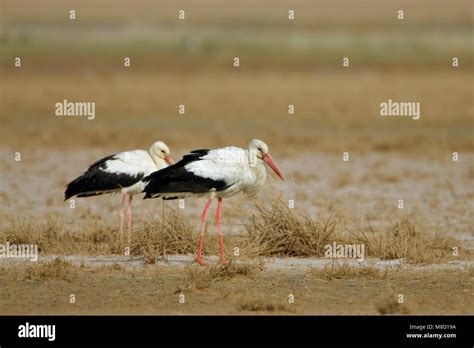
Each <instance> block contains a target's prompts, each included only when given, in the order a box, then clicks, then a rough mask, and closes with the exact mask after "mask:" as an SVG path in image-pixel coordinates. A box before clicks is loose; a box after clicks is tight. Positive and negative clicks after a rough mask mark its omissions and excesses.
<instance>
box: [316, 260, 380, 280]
mask: <svg viewBox="0 0 474 348" xmlns="http://www.w3.org/2000/svg"><path fill="white" fill-rule="evenodd" d="M308 275H310V276H311V277H315V278H318V279H325V280H334V279H354V278H357V279H372V278H380V277H383V276H386V273H382V272H381V271H380V270H379V269H378V268H375V267H373V266H364V267H357V266H351V265H349V264H348V263H343V264H339V263H337V262H334V263H332V264H331V265H327V266H325V267H324V268H313V269H311V270H309V271H308Z"/></svg>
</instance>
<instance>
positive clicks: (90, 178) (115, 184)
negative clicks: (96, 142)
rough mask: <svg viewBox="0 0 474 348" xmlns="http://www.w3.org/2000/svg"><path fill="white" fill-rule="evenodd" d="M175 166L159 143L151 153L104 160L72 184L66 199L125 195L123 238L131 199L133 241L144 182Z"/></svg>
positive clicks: (128, 154) (123, 201)
mask: <svg viewBox="0 0 474 348" xmlns="http://www.w3.org/2000/svg"><path fill="white" fill-rule="evenodd" d="M171 163H173V160H172V159H171V157H170V156H169V148H168V146H166V144H165V143H163V142H161V141H157V142H155V143H154V144H153V145H152V146H151V147H150V149H149V150H148V151H144V150H132V151H124V152H119V153H117V154H115V155H111V156H107V157H104V158H102V159H100V160H98V161H96V162H94V163H93V164H91V165H90V166H89V168H88V169H87V170H86V171H85V172H84V173H82V175H81V176H79V177H77V178H76V179H74V180H73V181H71V182H70V183H69V184H68V185H67V187H66V191H65V192H64V198H65V199H68V198H71V197H74V196H77V197H91V196H97V195H102V194H106V193H117V192H121V193H122V207H121V210H120V238H121V239H122V230H123V217H124V204H125V200H126V198H128V207H127V220H128V231H129V241H130V231H131V221H132V210H131V208H132V207H131V205H132V197H133V195H135V194H139V193H141V192H142V191H143V189H144V188H145V183H144V182H143V181H142V179H143V178H144V177H146V176H148V175H150V174H151V173H153V172H155V171H157V170H159V169H162V168H164V167H167V166H168V164H171Z"/></svg>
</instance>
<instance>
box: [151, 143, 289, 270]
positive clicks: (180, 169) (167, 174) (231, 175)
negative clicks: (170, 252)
mask: <svg viewBox="0 0 474 348" xmlns="http://www.w3.org/2000/svg"><path fill="white" fill-rule="evenodd" d="M265 164H266V165H268V166H269V167H270V168H272V169H273V170H274V171H275V173H276V174H277V175H278V176H279V177H280V178H281V179H282V180H283V176H282V175H281V173H280V171H279V170H278V168H277V167H276V165H275V164H274V163H273V160H272V158H271V157H270V155H269V154H268V146H267V145H266V144H265V143H264V142H263V141H261V140H258V139H254V140H252V141H251V142H250V144H249V147H248V149H241V148H239V147H235V146H229V147H224V148H220V149H215V150H207V149H206V150H195V151H192V152H191V153H190V154H189V155H186V156H184V157H183V159H182V160H181V161H179V162H178V163H176V164H174V165H172V166H169V167H167V168H164V169H162V170H159V171H157V172H155V173H153V174H151V175H149V176H148V177H145V178H144V179H143V181H145V182H146V183H147V185H146V187H145V190H144V192H145V198H156V197H161V198H163V199H177V198H183V197H189V196H195V197H202V196H205V197H208V201H207V204H206V206H205V207H204V210H203V212H202V215H201V222H202V224H201V235H200V238H199V246H198V253H197V256H196V261H197V262H199V264H201V265H204V260H203V259H202V255H201V252H202V243H203V238H204V231H205V223H206V215H207V210H208V209H209V206H210V204H211V202H212V200H213V199H214V198H216V197H217V199H218V203H217V210H216V221H217V229H218V237H219V244H220V254H221V262H222V263H225V262H226V260H225V258H224V246H223V242H222V233H221V224H220V209H221V204H222V199H223V198H226V197H232V196H234V195H236V194H238V193H239V192H243V193H246V194H248V195H254V194H255V193H257V191H258V190H259V189H260V187H261V186H262V185H263V184H264V183H265V179H266V176H267V174H266V167H265Z"/></svg>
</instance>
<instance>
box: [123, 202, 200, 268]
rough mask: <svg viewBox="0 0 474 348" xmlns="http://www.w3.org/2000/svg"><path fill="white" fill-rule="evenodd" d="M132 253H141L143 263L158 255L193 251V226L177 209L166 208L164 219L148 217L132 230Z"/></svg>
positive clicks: (154, 260) (149, 262) (152, 262)
mask: <svg viewBox="0 0 474 348" xmlns="http://www.w3.org/2000/svg"><path fill="white" fill-rule="evenodd" d="M134 237H135V238H136V240H135V241H134V242H133V243H132V244H133V245H134V246H133V247H132V253H133V254H143V256H144V258H145V263H148V264H154V263H155V262H156V258H157V257H158V256H162V257H163V259H164V258H165V257H166V255H167V254H190V253H193V252H194V248H195V245H196V244H197V243H195V241H194V239H193V228H192V227H191V225H190V224H189V222H188V221H187V220H186V219H185V218H184V216H183V214H182V213H181V212H180V211H179V210H178V209H167V211H166V213H165V217H164V220H162V219H149V220H148V221H146V222H145V223H144V224H143V226H142V227H141V228H139V229H138V230H137V231H135V232H134Z"/></svg>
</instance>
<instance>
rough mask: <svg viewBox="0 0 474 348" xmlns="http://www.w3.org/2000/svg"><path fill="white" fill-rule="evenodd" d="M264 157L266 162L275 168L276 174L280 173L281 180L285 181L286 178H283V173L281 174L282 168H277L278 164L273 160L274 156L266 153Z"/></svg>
mask: <svg viewBox="0 0 474 348" xmlns="http://www.w3.org/2000/svg"><path fill="white" fill-rule="evenodd" d="M262 159H263V160H264V161H265V163H266V164H268V166H269V167H270V168H272V169H273V171H274V172H275V174H276V175H278V176H279V177H280V179H281V180H283V181H285V179H283V175H281V173H280V170H279V169H278V168H277V166H276V165H275V163H274V162H273V159H272V157H271V156H270V155H269V154H268V153H264V154H263V156H262Z"/></svg>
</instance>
